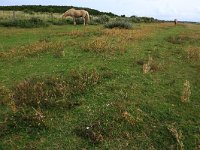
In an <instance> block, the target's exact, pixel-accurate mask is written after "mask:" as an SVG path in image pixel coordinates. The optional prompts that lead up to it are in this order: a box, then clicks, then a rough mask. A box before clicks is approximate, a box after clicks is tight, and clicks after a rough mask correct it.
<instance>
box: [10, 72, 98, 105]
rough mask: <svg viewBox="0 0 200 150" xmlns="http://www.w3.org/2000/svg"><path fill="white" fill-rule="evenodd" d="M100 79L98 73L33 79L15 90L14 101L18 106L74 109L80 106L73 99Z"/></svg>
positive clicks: (22, 83) (19, 85)
mask: <svg viewBox="0 0 200 150" xmlns="http://www.w3.org/2000/svg"><path fill="white" fill-rule="evenodd" d="M100 79H101V76H100V74H98V73H97V72H96V71H90V72H88V71H84V72H82V73H79V72H77V71H72V72H71V73H70V74H69V75H68V76H66V77H64V76H48V77H32V78H30V79H27V80H24V81H22V82H21V83H19V84H18V85H17V86H16V87H14V88H13V90H12V91H13V97H12V99H13V100H14V101H15V103H16V105H17V106H35V107H37V106H39V107H51V106H54V107H55V106H61V107H72V106H74V105H79V102H76V101H74V100H73V98H74V97H75V96H79V95H81V94H83V93H85V92H86V91H87V89H88V88H89V87H90V86H94V85H96V84H97V83H98V82H99V81H100Z"/></svg>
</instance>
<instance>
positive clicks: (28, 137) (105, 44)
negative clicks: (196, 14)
mask: <svg viewBox="0 0 200 150" xmlns="http://www.w3.org/2000/svg"><path fill="white" fill-rule="evenodd" d="M0 41H1V42H0V149H113V150H115V149H116V150H119V149H151V150H153V149H181V150H182V149H191V150H192V149H200V117H199V116H200V109H199V108H200V42H199V41H200V25H198V24H186V23H185V24H178V25H177V26H174V24H173V23H149V24H145V23H138V24H134V25H133V29H130V30H126V29H117V28H115V29H106V28H104V27H103V25H88V26H82V25H77V26H73V25H63V26H56V25H50V26H48V27H40V28H28V29H26V28H16V27H9V28H8V27H0ZM184 83H185V85H184ZM185 97H186V98H185Z"/></svg>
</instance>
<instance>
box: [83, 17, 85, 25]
mask: <svg viewBox="0 0 200 150" xmlns="http://www.w3.org/2000/svg"><path fill="white" fill-rule="evenodd" d="M83 24H84V26H85V17H83Z"/></svg>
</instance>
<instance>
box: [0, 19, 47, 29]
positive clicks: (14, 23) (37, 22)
mask: <svg viewBox="0 0 200 150" xmlns="http://www.w3.org/2000/svg"><path fill="white" fill-rule="evenodd" d="M0 25H1V26H4V27H20V28H37V27H47V26H48V24H47V23H46V22H44V21H43V20H41V19H39V18H34V17H33V18H30V19H28V20H17V19H16V20H9V21H3V22H0Z"/></svg>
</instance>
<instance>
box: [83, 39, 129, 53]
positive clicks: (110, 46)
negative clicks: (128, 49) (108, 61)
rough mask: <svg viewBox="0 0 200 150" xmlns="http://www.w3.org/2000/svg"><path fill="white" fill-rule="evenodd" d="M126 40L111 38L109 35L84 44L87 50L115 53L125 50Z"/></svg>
mask: <svg viewBox="0 0 200 150" xmlns="http://www.w3.org/2000/svg"><path fill="white" fill-rule="evenodd" d="M125 46H126V42H125V41H121V40H120V39H118V38H116V39H111V38H110V37H107V36H101V37H98V38H96V39H94V40H92V41H89V42H88V43H86V44H84V45H83V46H82V49H84V50H85V51H91V52H96V53H104V52H108V53H110V54H113V53H115V52H121V53H124V52H125Z"/></svg>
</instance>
